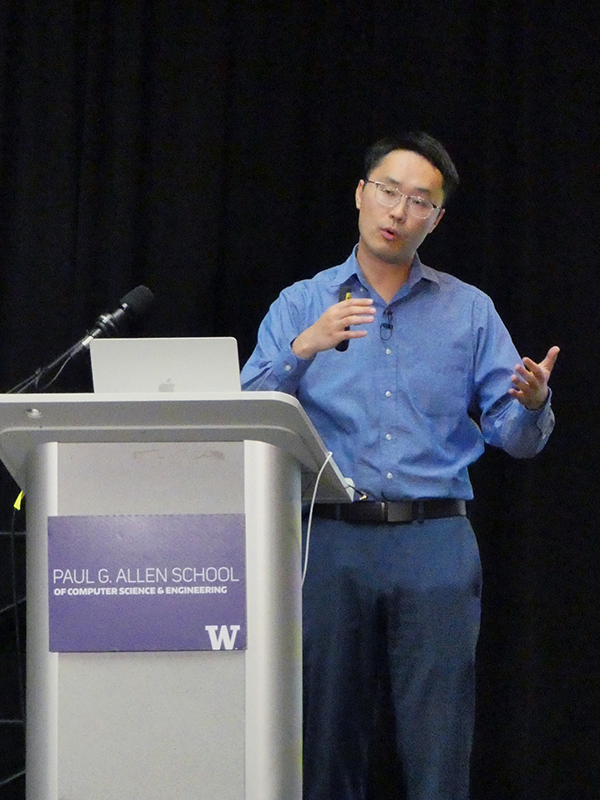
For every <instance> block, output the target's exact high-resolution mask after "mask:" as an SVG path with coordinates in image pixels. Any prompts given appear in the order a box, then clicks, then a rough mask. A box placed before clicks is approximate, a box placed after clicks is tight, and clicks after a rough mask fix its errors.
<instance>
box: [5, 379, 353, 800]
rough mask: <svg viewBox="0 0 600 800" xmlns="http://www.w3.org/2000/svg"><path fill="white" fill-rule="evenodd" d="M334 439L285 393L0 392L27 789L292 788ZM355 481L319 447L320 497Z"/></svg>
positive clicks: (35, 795)
mask: <svg viewBox="0 0 600 800" xmlns="http://www.w3.org/2000/svg"><path fill="white" fill-rule="evenodd" d="M326 455H327V451H326V449H325V447H324V445H323V443H322V442H321V440H320V438H319V437H318V434H317V433H316V431H315V429H314V427H313V426H312V424H311V422H310V420H309V419H308V417H307V416H306V414H305V413H304V411H303V410H302V408H301V407H300V405H299V403H298V402H297V401H296V400H295V399H294V398H292V397H290V396H288V395H284V394H280V393H276V392H249V393H232V394H219V393H206V394H202V395H192V394H177V395H169V394H144V395H117V394H115V395H110V394H103V395H94V394H63V395H6V396H4V397H3V398H2V399H1V400H0V458H1V459H2V461H3V462H4V464H5V465H6V467H7V468H8V470H9V472H10V473H11V474H12V476H13V477H14V478H15V479H16V481H17V483H18V484H19V485H20V487H21V488H23V489H24V490H25V491H26V494H27V648H28V653H27V798H28V800H106V798H109V797H118V798H119V800H154V798H156V800H159V798H160V800H165V798H177V800H186V799H187V798H189V800H192V798H193V799H194V800H197V798H207V800H300V799H301V795H302V788H301V784H302V777H301V772H302V754H301V724H302V723H301V717H302V699H301V585H300V584H301V502H302V495H303V492H304V494H305V495H306V493H307V492H309V491H310V488H311V483H314V480H315V476H316V473H317V472H318V471H319V470H320V468H321V467H322V465H323V464H324V462H325V460H326ZM350 493H351V490H350V489H349V488H348V487H347V482H346V481H345V480H344V479H343V477H342V475H341V474H340V472H339V470H338V468H337V467H336V465H335V463H333V461H331V460H330V461H328V462H327V464H326V466H325V468H324V469H323V472H322V478H321V481H320V484H319V493H318V498H319V500H320V502H346V501H348V500H349V499H350V496H351V494H350Z"/></svg>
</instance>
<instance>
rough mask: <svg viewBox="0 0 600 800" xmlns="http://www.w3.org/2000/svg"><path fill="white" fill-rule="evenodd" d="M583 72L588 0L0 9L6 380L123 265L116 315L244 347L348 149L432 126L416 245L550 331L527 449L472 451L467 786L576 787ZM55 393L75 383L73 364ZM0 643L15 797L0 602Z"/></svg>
mask: <svg viewBox="0 0 600 800" xmlns="http://www.w3.org/2000/svg"><path fill="white" fill-rule="evenodd" d="M599 78H600V12H599V11H598V6H597V4H593V5H592V4H591V3H589V4H586V3H578V4H575V3H573V4H571V3H567V2H558V1H557V0H552V1H549V0H543V1H542V0H520V2H517V1H516V0H513V2H509V0H486V1H485V2H484V1H483V0H482V1H481V2H477V1H476V0H446V2H439V3H434V2H429V3H419V2H411V3H408V2H404V1H403V0H399V1H398V2H395V3H394V2H389V0H385V2H383V0H362V1H361V2H358V0H340V1H339V2H336V3H333V2H326V0H325V2H323V0H321V2H304V3H301V2H288V0H279V1H278V2H277V1H276V0H273V1H272V2H268V0H255V2H252V0H246V1H245V2H242V0H211V2H203V1H202V0H180V2H167V0H163V2H161V1H160V0H154V2H152V1H151V0H147V2H143V0H124V1H123V2H115V1H114V0H87V1H85V0H80V2H76V1H75V0H60V2H59V0H54V2H50V0H49V1H48V2H41V0H40V1H39V2H35V0H3V2H2V3H1V4H0V221H1V226H2V227H1V236H0V280H1V295H0V390H2V391H5V390H7V389H9V388H10V387H12V386H13V385H14V384H16V383H18V382H19V381H20V380H22V379H23V378H25V377H26V376H27V375H29V374H30V373H32V372H33V371H34V370H35V369H36V367H38V366H40V365H43V364H46V363H48V362H49V361H51V360H52V359H53V358H54V357H55V356H57V355H58V354H59V353H61V352H62V351H63V350H66V348H67V347H68V346H70V345H71V344H73V343H74V342H75V341H77V340H78V339H79V338H80V337H81V336H82V335H83V333H84V332H85V330H86V329H87V327H89V326H90V325H91V323H92V322H93V321H94V320H95V319H96V317H97V316H98V314H99V313H101V312H102V311H110V310H113V309H114V308H115V307H116V305H117V304H118V300H119V298H120V297H122V296H123V295H124V294H125V293H126V292H127V291H128V290H129V289H131V288H133V287H134V286H136V285H138V284H140V283H144V284H146V285H147V286H149V287H150V288H151V289H152V290H153V291H154V292H155V293H156V297H157V302H156V303H155V306H154V308H153V312H152V314H151V315H150V316H149V317H148V318H147V319H146V320H145V321H144V322H143V323H142V324H141V325H140V326H139V329H138V331H137V333H138V334H141V335H146V336H183V335H192V336H211V335H234V336H235V337H237V339H238V342H239V349H240V358H241V360H242V362H243V361H244V360H245V358H246V357H247V356H248V355H249V354H250V352H251V349H252V347H253V344H254V341H255V337H256V331H257V327H258V324H259V322H260V320H261V319H262V316H263V315H264V313H265V311H266V310H267V308H268V305H269V304H270V302H271V301H272V300H273V299H274V298H275V297H276V295H277V294H278V292H279V291H280V289H282V288H283V287H284V286H286V285H288V284H290V283H291V282H293V281H294V280H297V279H300V278H304V277H309V276H311V275H313V274H314V273H315V272H317V271H318V270H319V269H322V268H324V267H327V266H331V265H333V264H337V263H340V262H341V261H342V260H343V259H345V257H346V256H347V255H348V253H349V251H350V249H351V247H352V246H353V244H354V243H355V241H356V239H357V229H356V210H355V208H354V188H355V185H356V182H357V181H358V179H359V178H360V177H361V170H362V157H363V153H364V150H365V149H366V147H367V146H368V145H369V144H370V143H371V142H372V141H374V140H375V139H376V138H378V137H380V136H381V135H385V134H387V133H391V132H394V131H397V130H406V129H414V128H423V129H425V130H427V131H429V132H430V133H432V134H433V135H435V136H437V137H438V138H440V139H441V140H442V141H443V142H444V143H445V144H446V145H447V147H448V149H449V151H450V153H451V154H452V156H453V157H454V159H455V161H456V163H457V165H458V169H459V172H460V174H461V177H462V186H461V190H460V192H459V194H458V196H457V197H456V200H455V201H453V203H452V204H451V205H450V208H449V210H448V213H447V215H446V217H445V219H444V221H443V223H442V224H441V225H440V227H439V228H438V229H437V230H436V232H435V233H434V234H433V236H432V237H431V239H430V240H429V241H428V242H427V243H426V245H425V246H424V247H423V250H422V253H421V255H422V257H423V259H424V260H425V262H426V263H429V264H431V265H432V266H434V267H436V268H438V269H441V270H445V271H448V272H451V273H453V274H455V275H457V276H458V277H460V278H462V279H464V280H466V281H468V282H470V283H474V284H475V285H477V286H479V287H480V288H482V289H483V290H484V291H486V292H488V293H489V294H490V295H491V296H492V297H493V299H494V300H495V302H496V304H497V307H498V309H499V310H500V313H501V314H502V316H503V318H504V320H505V322H506V323H507V325H508V327H509V329H510V330H511V332H512V334H513V338H514V340H515V343H516V345H517V347H518V349H519V350H520V351H521V353H522V354H523V355H530V356H531V357H533V358H535V359H536V360H539V359H541V358H542V357H543V356H544V355H545V353H546V351H547V349H548V347H549V346H550V345H552V344H558V345H560V346H561V348H562V354H561V356H560V358H559V362H558V364H557V367H556V369H555V372H554V375H553V378H552V386H553V389H554V408H555V412H556V415H557V428H556V430H555V432H554V434H553V436H552V438H551V440H550V442H549V444H548V446H547V447H546V449H545V451H544V452H543V453H542V454H541V455H540V456H539V457H537V458H536V459H534V460H533V461H528V462H516V461H514V460H511V459H510V458H508V457H507V456H504V455H503V454H502V453H498V452H492V451H490V452H488V453H486V455H485V456H484V458H483V459H482V460H481V461H480V462H479V463H478V464H477V465H476V466H475V467H474V468H473V470H472V475H473V481H474V484H475V489H476V494H477V499H476V501H475V503H474V504H473V514H472V516H473V520H474V524H475V527H476V530H477V533H478V537H479V541H480V546H481V553H482V560H483V568H484V581H485V584H484V606H483V627H482V634H481V640H480V646H479V672H478V684H479V687H478V717H477V729H476V740H475V750H474V757H473V800H542V798H543V800H573V798H577V800H586V799H587V798H590V800H591V799H592V798H593V799H594V800H596V799H597V798H598V796H599V789H598V786H599V785H600V771H599V770H598V752H599V751H600V669H599V667H598V661H599V657H600V645H599V641H600V624H599V616H600V615H599V610H598V596H599V593H600V580H599V578H598V564H599V560H600V544H599V539H600V537H599V535H598V533H599V531H598V521H597V514H598V511H597V508H596V501H597V497H598V494H599V492H598V477H597V473H598V458H597V453H598V423H599V421H600V420H599V413H598V409H599V397H598V394H599V393H598V379H597V373H598V344H599V339H600V337H599V335H598V334H599V330H598V327H599V326H598V311H597V307H598V301H597V283H598V279H597V271H598V266H599V262H600V224H599V222H598V210H599V205H600V204H599V202H598V186H599V180H600V169H599V148H600V134H599V130H600V107H599V95H598V84H599ZM56 389H57V390H58V391H88V390H89V389H90V377H89V363H88V362H87V361H86V360H85V359H82V361H81V363H80V364H79V365H78V366H73V367H72V368H71V369H69V370H67V371H65V373H64V375H63V376H62V378H61V382H60V384H59V385H58V386H57V387H56ZM0 488H1V492H0V521H1V524H0V530H4V531H6V530H8V528H9V526H10V517H11V506H12V502H13V500H14V497H15V495H16V492H17V489H16V487H15V485H14V484H13V483H12V481H11V480H10V479H9V478H8V476H7V475H6V474H3V475H2V481H1V487H0ZM20 525H21V527H23V525H24V523H23V522H22V520H21V522H20ZM23 538H24V537H21V538H20V539H19V540H18V542H17V547H18V553H17V555H18V580H19V583H20V588H21V589H22V582H23V581H22V570H23V560H24V559H23ZM0 547H1V550H0V559H1V561H0V610H1V609H4V608H5V607H6V606H8V605H9V604H10V602H11V593H10V585H11V581H12V578H11V572H10V562H9V558H8V537H6V536H4V537H1V538H0ZM21 609H22V606H21ZM0 643H1V644H0V719H1V720H4V722H2V723H0V796H2V797H3V798H9V797H15V798H22V797H24V790H23V778H19V779H17V780H15V781H12V782H11V783H9V784H5V785H2V784H1V782H2V781H3V780H4V779H6V778H7V777H9V776H10V775H13V774H15V773H16V772H19V771H20V770H21V769H22V768H23V759H24V752H23V751H24V748H23V736H22V727H21V726H19V725H18V724H9V723H8V722H6V721H7V720H15V719H18V718H19V715H20V709H19V693H18V680H17V667H16V656H15V644H14V633H13V620H12V615H11V614H10V613H4V612H3V613H1V614H0ZM389 715H390V712H389V703H387V702H386V696H385V687H383V689H382V703H381V711H380V724H379V728H378V732H377V740H376V741H375V743H374V768H373V777H372V787H371V793H370V800H387V799H388V798H392V797H393V798H397V797H401V794H399V793H398V790H396V788H395V787H396V783H397V781H398V769H397V766H396V765H395V763H394V759H393V756H392V752H393V748H392V735H393V734H392V733H391V732H390V718H389Z"/></svg>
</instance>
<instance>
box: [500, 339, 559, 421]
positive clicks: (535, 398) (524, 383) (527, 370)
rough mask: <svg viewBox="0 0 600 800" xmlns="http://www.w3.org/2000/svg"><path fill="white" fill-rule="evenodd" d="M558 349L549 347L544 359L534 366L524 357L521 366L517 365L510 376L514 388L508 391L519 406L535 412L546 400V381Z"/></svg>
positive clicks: (533, 362) (548, 378) (532, 362)
mask: <svg viewBox="0 0 600 800" xmlns="http://www.w3.org/2000/svg"><path fill="white" fill-rule="evenodd" d="M559 353H560V348H558V347H556V346H555V347H551V348H550V350H548V353H547V354H546V358H545V359H544V360H543V361H540V363H539V364H536V363H535V361H532V360H531V359H530V358H527V357H525V358H524V359H523V363H522V364H517V365H516V367H515V374H514V375H513V376H512V382H513V384H514V387H513V388H512V389H509V390H508V393H509V394H511V395H512V396H513V397H514V398H515V399H516V400H518V401H519V403H521V405H523V406H525V408H528V409H529V410H530V411H537V410H538V409H539V408H541V407H542V406H543V405H544V403H545V402H546V399H547V398H548V381H549V380H550V373H551V372H552V370H553V368H554V364H555V363H556V359H557V358H558V354H559Z"/></svg>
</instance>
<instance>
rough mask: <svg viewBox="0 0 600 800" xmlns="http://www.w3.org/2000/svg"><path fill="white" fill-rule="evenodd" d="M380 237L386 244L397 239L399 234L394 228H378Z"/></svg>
mask: <svg viewBox="0 0 600 800" xmlns="http://www.w3.org/2000/svg"><path fill="white" fill-rule="evenodd" d="M379 230H380V231H381V235H382V236H383V238H384V239H387V241H388V242H393V241H394V240H395V239H398V238H399V233H398V231H397V230H395V228H380V229H379Z"/></svg>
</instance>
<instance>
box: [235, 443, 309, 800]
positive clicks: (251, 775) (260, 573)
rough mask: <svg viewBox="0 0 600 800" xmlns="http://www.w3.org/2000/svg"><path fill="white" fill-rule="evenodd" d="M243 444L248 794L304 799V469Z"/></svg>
mask: <svg viewBox="0 0 600 800" xmlns="http://www.w3.org/2000/svg"><path fill="white" fill-rule="evenodd" d="M245 448H246V449H245V463H246V467H245V474H246V535H247V543H248V544H247V572H248V637H249V638H248V651H247V656H246V800H301V797H302V616H301V475H300V468H299V466H298V463H297V462H296V461H295V459H293V458H292V457H291V456H289V455H288V454H286V453H285V452H283V451H282V450H281V449H279V448H276V447H273V446H272V445H269V444H265V443H263V442H246V443H245Z"/></svg>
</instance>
